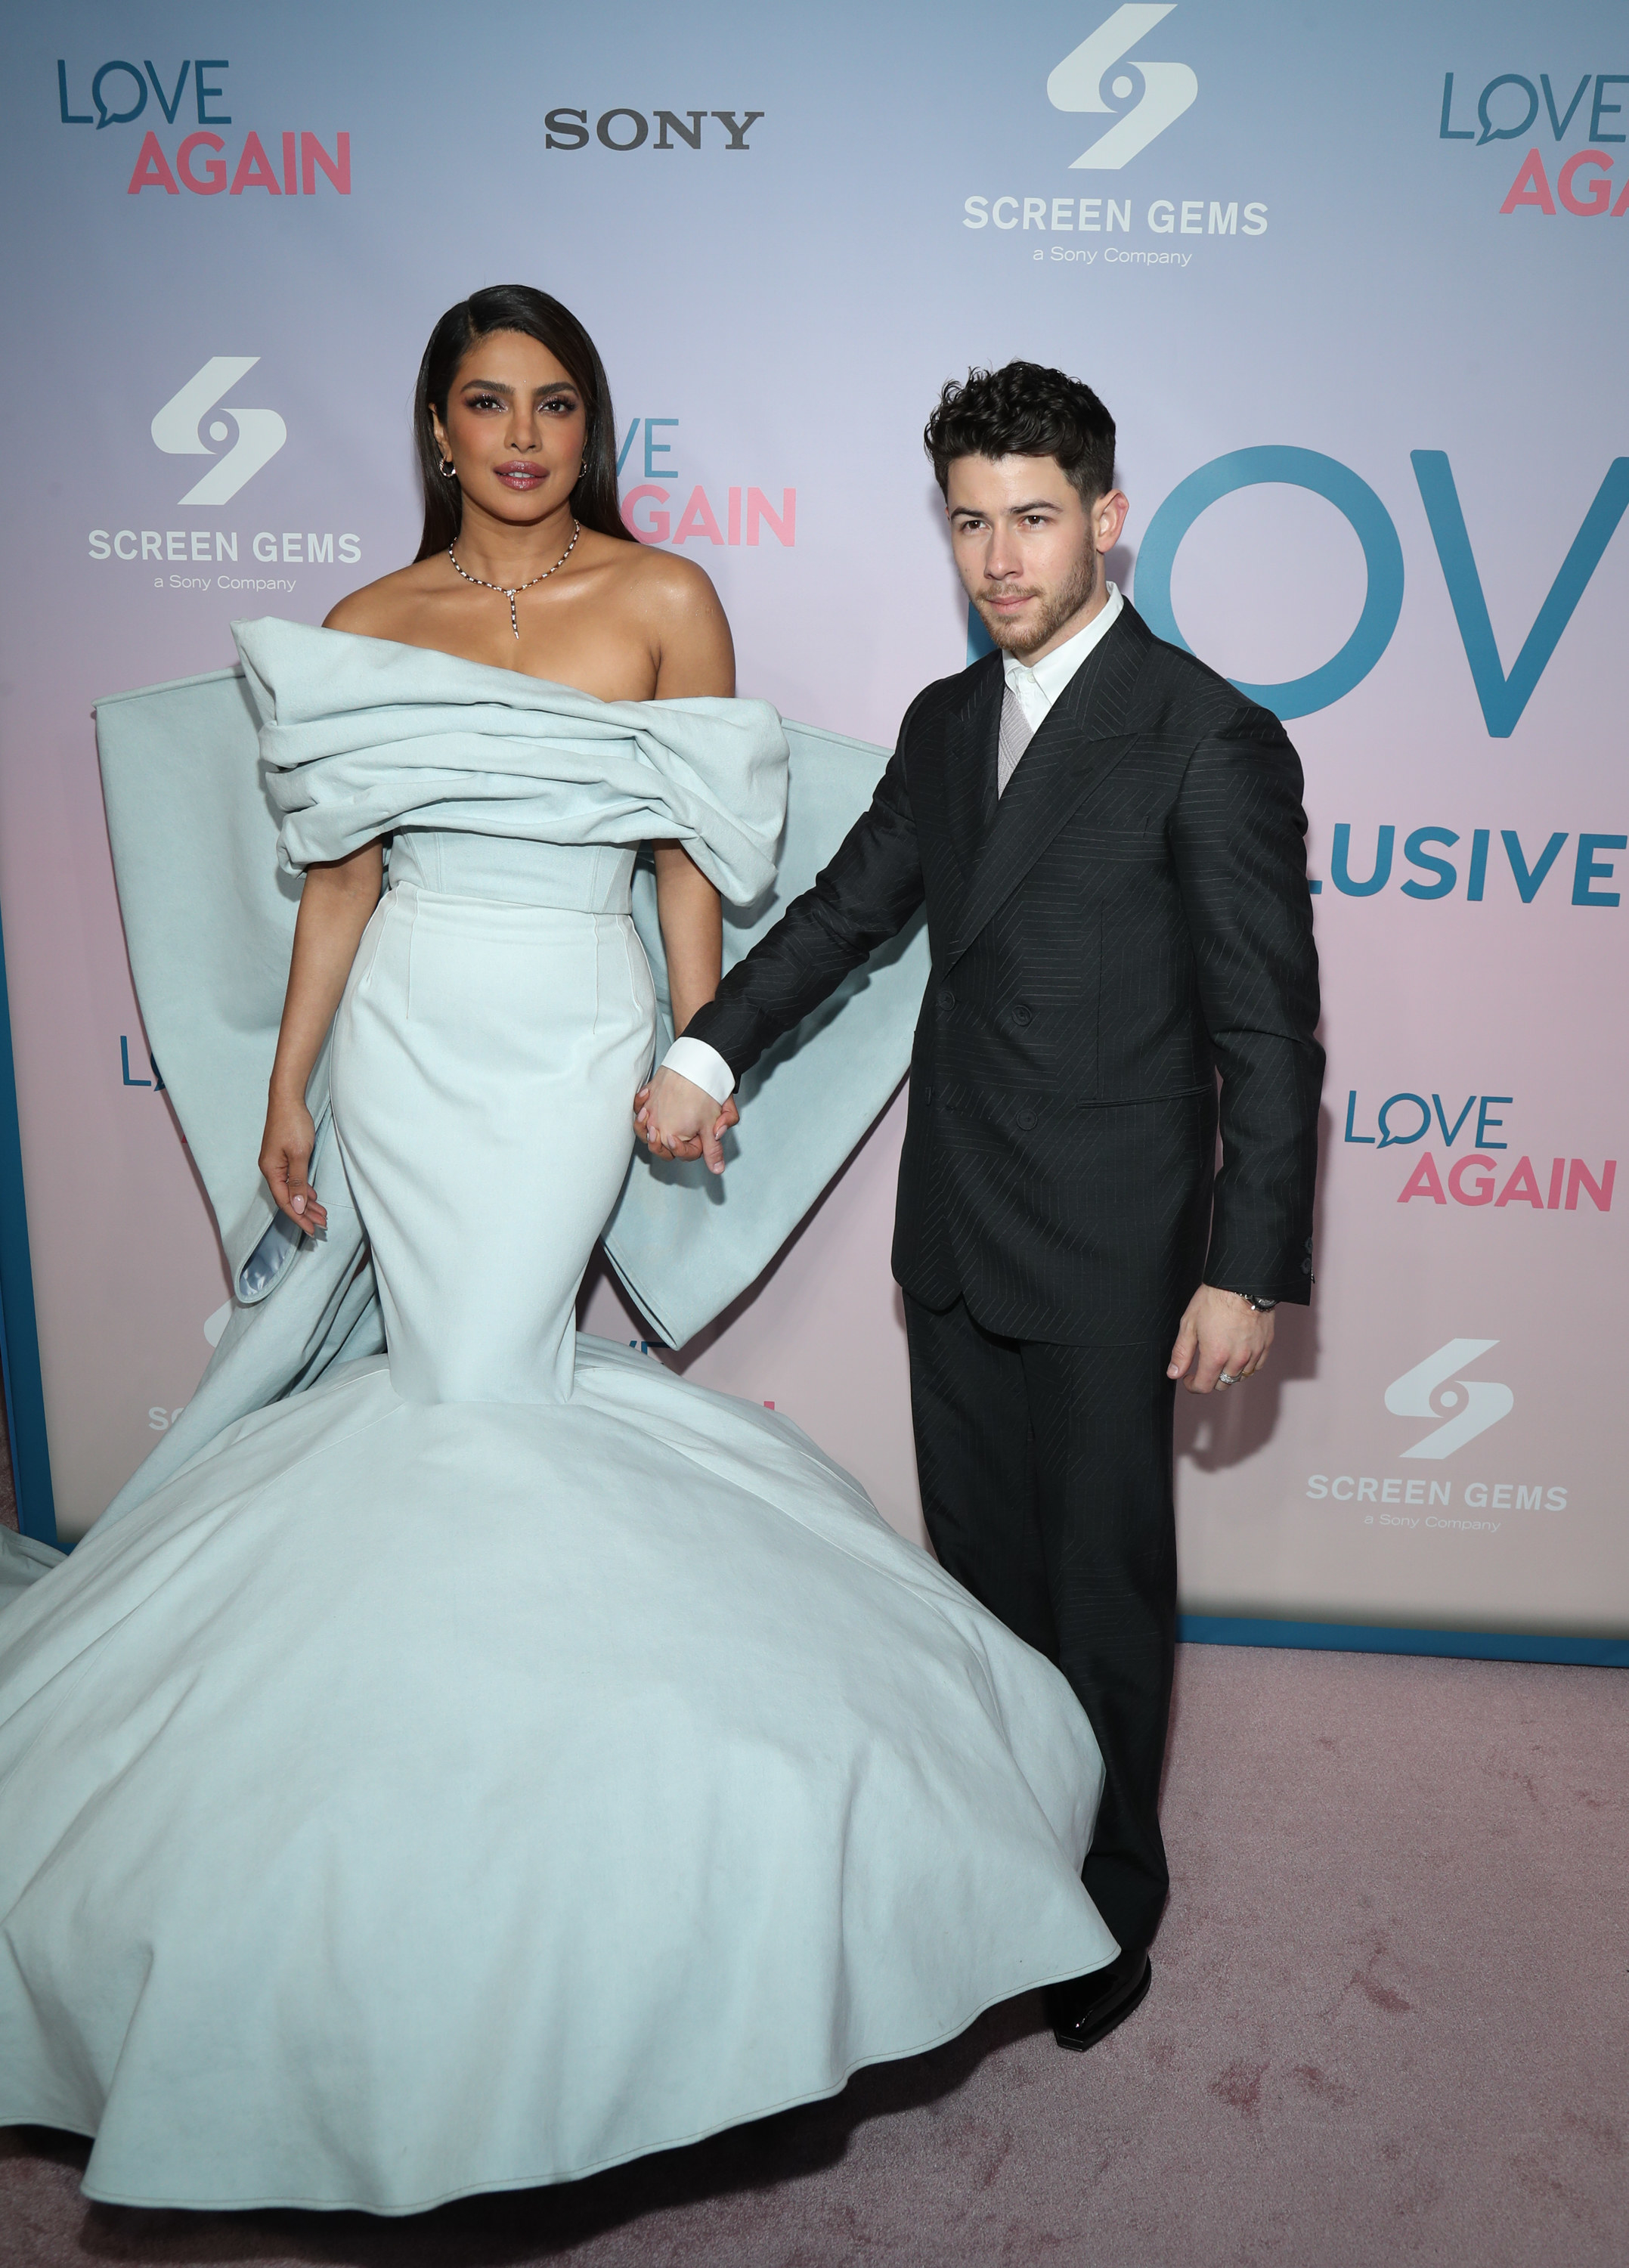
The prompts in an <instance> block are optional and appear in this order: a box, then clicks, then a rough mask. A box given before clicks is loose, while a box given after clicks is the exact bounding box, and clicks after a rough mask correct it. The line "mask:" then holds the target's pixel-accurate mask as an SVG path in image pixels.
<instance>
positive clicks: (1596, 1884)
mask: <svg viewBox="0 0 1629 2268" xmlns="http://www.w3.org/2000/svg"><path fill="white" fill-rule="evenodd" d="M1626 1698H1629V1684H1626V1683H1625V1679H1624V1677H1623V1675H1622V1674H1621V1673H1620V1672H1615V1671H1610V1670H1588V1669H1559V1668H1532V1667H1527V1666H1518V1665H1505V1664H1494V1663H1485V1662H1452V1661H1406V1660H1397V1659H1391V1658H1387V1657H1383V1656H1371V1655H1360V1654H1312V1653H1267V1652H1259V1651H1246V1650H1242V1649H1233V1648H1224V1647H1213V1646H1186V1647H1183V1649H1182V1652H1181V1656H1180V1661H1179V1668H1178V1683H1177V1707H1176V1722H1175V1726H1174V1729H1173V1734H1172V1742H1171V1752H1170V1766H1169V1774H1168V1786H1167V1793H1166V1804H1165V1818H1166V1828H1167V1833H1168V1838H1169V1841H1170V1845H1171V1849H1172V1857H1173V1862H1174V1870H1175V1875H1176V1889H1175V1892H1174V1895H1173V1897H1172V1901H1171V1906H1170V1911H1169V1913H1168V1918H1167V1921H1166V1925H1165V1928H1164V1930H1163V1932H1162V1933H1161V1938H1160V1941H1159V1944H1158V1946H1157V1947H1156V1948H1155V1955H1154V1970H1155V1975H1154V1991H1153V1992H1152V1994H1151V1995H1150V1997H1149V1999H1148V2000H1147V2001H1146V2004H1145V2005H1144V2007H1143V2008H1142V2009H1141V2011H1140V2012H1139V2014H1137V2015H1136V2016H1135V2017H1133V2018H1132V2019H1131V2021H1130V2022H1129V2023H1128V2024H1127V2025H1126V2026H1125V2027H1124V2029H1123V2030H1122V2031H1120V2032H1119V2033H1117V2035H1116V2036H1114V2037H1113V2038H1112V2039H1110V2040H1109V2041H1108V2042H1106V2043H1104V2044H1103V2045H1102V2047H1100V2048H1099V2049H1097V2050H1096V2051H1095V2052H1094V2053H1093V2054H1091V2055H1089V2056H1086V2057H1072V2056H1065V2055H1062V2054H1060V2053H1059V2052H1058V2050H1057V2049H1056V2048H1055V2047H1054V2046H1053V2044H1052V2042H1051V2039H1050V2035H1048V2034H1047V2033H1046V2032H1044V2031H1043V2030H1042V2029H1040V2009H1039V2005H1038V2002H1036V2001H1035V2000H1033V1999H1029V2000H1020V2001H1015V2002H1013V2003H1011V2004H1009V2005H1008V2006H1007V2007H1004V2008H1001V2009H999V2010H997V2011H995V2012H994V2013H993V2014H991V2015H990V2016H988V2017H986V2018H985V2019H984V2021H983V2022H982V2023H980V2024H979V2025H977V2027H976V2028H975V2029H974V2030H973V2031H972V2032H971V2033H970V2034H969V2035H968V2036H966V2037H965V2038H963V2039H962V2040H961V2041H959V2042H957V2043H955V2045H954V2046H952V2047H949V2048H947V2049H944V2050H942V2051H940V2052H939V2053H938V2054H936V2055H933V2056H930V2057H925V2058H922V2059H921V2060H919V2061H918V2062H916V2063H913V2064H910V2065H903V2066H900V2065H896V2066H888V2067H884V2068H881V2069H879V2070H875V2071H871V2072H866V2073H861V2074H860V2075H859V2077H858V2078H857V2079H856V2080H854V2081H853V2083H852V2084H851V2086H850V2088H849V2089H848V2091H847V2093H846V2094H845V2095H843V2096H841V2097H840V2098H839V2099H838V2100H837V2102H831V2103H827V2104H823V2105H821V2106H818V2107H816V2108H815V2109H813V2110H803V2111H798V2112H793V2113H790V2114H787V2115H785V2116H783V2117H778V2118H775V2119H771V2120H769V2121H766V2122H765V2123H764V2124H762V2125H760V2126H756V2127H752V2128H748V2129H745V2130H742V2131H740V2132H736V2133H734V2134H731V2135H726V2136H724V2137H722V2138H721V2139H719V2140H717V2141H715V2142H711V2143H708V2144H704V2145H703V2146H701V2147H698V2148H695V2149H691V2150H688V2151H682V2152H675V2153H674V2154H671V2155H669V2156H667V2157H664V2158H660V2159H654V2160H647V2161H645V2162H644V2163H642V2164H640V2165H638V2166H634V2167H631V2168H628V2169H623V2170H622V2171H620V2172H617V2173H614V2174H607V2175H603V2176H599V2177H597V2178H596V2179H594V2180H593V2181H591V2182H586V2183H581V2184H580V2185H579V2186H577V2187H575V2188H572V2189H569V2190H560V2191H529V2192H526V2193H523V2194H520V2195H515V2196H510V2197H505V2198H484V2199H476V2200H473V2201H471V2202H468V2203H466V2204H463V2205H454V2206H450V2207H447V2208H446V2209H444V2210H443V2211H441V2212H439V2213H434V2214H431V2215H428V2216H426V2217H424V2219H422V2220H415V2221H409V2222H376V2221H370V2220H366V2219H365V2218H364V2217H362V2216H360V2215H344V2216H336V2217H332V2218H322V2217H317V2216H310V2215H299V2214H293V2213H257V2214H253V2215H247V2216H244V2217H242V2218H232V2217H226V2216H197V2217H194V2216H189V2215H184V2214H158V2215H146V2214H138V2213H129V2212H123V2211H112V2210H108V2209H106V2208H103V2207H97V2206H90V2205H86V2203H85V2199H84V2198H82V2197H81V2196H80V2194H79V2191H78V2176H79V2172H80V2169H81V2168H82V2166H83V2164H84V2161H85V2146H84V2145H82V2144H80V2143H78V2142H76V2141H74V2140H73V2139H70V2138H68V2137H63V2136H56V2135H48V2134H44V2133H41V2132H37V2131H26V2132H10V2133H4V2132H0V2263H4V2268H68V2264H70V2263H71V2264H75V2268H88V2264H92V2263H102V2262H109V2261H132V2262H142V2263H146V2264H152V2268H159V2264H166V2268H167V2264H172V2263H173V2264H176V2268H181V2264H186V2268H207V2264H213V2263H216V2262H227V2261H234V2262H235V2261H253V2262H260V2263H264V2264H267V2268H283V2264H294V2263H301V2264H305V2263H333V2264H338V2263H354V2264H356V2268H521V2264H525V2263H529V2262H543V2261H548V2262H571V2263H573V2264H579V2263H580V2264H582V2268H632V2264H635V2263H637V2264H638V2268H667V2264H680V2263H685V2264H697V2268H824V2264H827V2263H848V2262H858V2263H865V2264H867V2268H869V2264H902V2268H903V2264H907V2263H909V2264H912V2268H914V2264H918V2263H920V2264H923V2268H953V2264H962V2263H967V2264H969V2268H972V2264H978V2268H993V2264H1002V2268H1006V2264H1012V2268H1019V2264H1029V2263H1044V2264H1046V2268H1076V2264H1079V2268H1163V2264H1166V2263H1169V2264H1172V2268H1223V2264H1235V2263H1237V2264H1240V2268H1246V2264H1249V2268H1257V2264H1263V2263H1268V2262H1272V2263H1278V2262H1283V2263H1286V2264H1296V2268H1302V2264H1307V2268H1371V2264H1373V2268H1392V2264H1396V2263H1400V2262H1414V2261H1420V2262H1431V2263H1441V2264H1442V2268H1471V2264H1475V2268H1505V2264H1512V2268H1515V2264H1521V2268H1529V2264H1532V2268H1552V2264H1554V2268H1595V2264H1597V2263H1599V2264H1603V2268H1604V2264H1607V2263H1611V2264H1613V2268H1618V2264H1620V2263H1622V2262H1623V2261H1625V2259H1629V2157H1626V2156H1625V2133H1626V2132H1629V1897H1625V1860H1626V1859H1629V1836H1626V1835H1625V1786H1626V1785H1629V1712H1625V1699H1626Z"/></svg>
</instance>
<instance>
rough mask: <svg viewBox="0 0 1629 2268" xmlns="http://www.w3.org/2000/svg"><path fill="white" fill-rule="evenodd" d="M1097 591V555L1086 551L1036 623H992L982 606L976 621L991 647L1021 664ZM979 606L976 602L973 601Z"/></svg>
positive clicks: (1030, 595) (1028, 594) (1027, 595)
mask: <svg viewBox="0 0 1629 2268" xmlns="http://www.w3.org/2000/svg"><path fill="white" fill-rule="evenodd" d="M1096 588H1097V554H1096V552H1095V551H1087V554H1086V556H1085V557H1084V558H1083V559H1082V560H1080V562H1079V563H1078V564H1077V565H1076V568H1075V571H1074V572H1073V574H1072V575H1071V577H1070V578H1069V580H1068V581H1067V582H1066V583H1065V585H1063V587H1062V589H1061V590H1058V591H1057V592H1055V593H1053V594H1052V596H1051V598H1050V600H1049V601H1048V603H1047V604H1046V605H1044V606H1043V608H1042V609H1041V618H1040V620H1039V622H1035V623H1019V622H1003V621H1002V619H1001V617H1000V616H999V615H997V616H996V618H995V620H994V621H993V622H992V621H991V619H990V617H989V615H986V614H985V612H984V608H983V607H978V618H979V620H980V621H981V622H983V623H984V628H985V630H987V631H988V632H989V634H990V637H991V642H992V644H996V645H998V646H999V648H1000V649H1001V651H1002V652H1003V653H1010V654H1013V655H1014V656H1015V657H1016V659H1018V660H1020V661H1021V660H1022V659H1024V657H1025V655H1026V654H1030V653H1036V652H1039V650H1040V649H1041V647H1042V646H1043V645H1044V644H1046V643H1047V640H1048V639H1049V638H1051V637H1056V636H1057V634H1058V631H1059V630H1062V628H1063V626H1064V624H1065V622H1067V621H1068V620H1069V617H1070V616H1071V615H1078V614H1079V613H1080V609H1081V608H1082V607H1083V606H1085V604H1086V602H1087V600H1088V599H1089V598H1090V597H1091V595H1092V593H1093V592H1094V591H1095V589H1096ZM1010 595H1011V596H1012V597H1014V598H1018V597H1020V596H1022V597H1024V598H1027V599H1030V598H1034V597H1035V596H1036V593H1035V592H1033V591H1025V592H1023V593H1019V592H1016V591H1014V592H1013V593H1011V594H1010ZM973 603H974V605H975V606H978V601H977V600H974V602H973Z"/></svg>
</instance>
